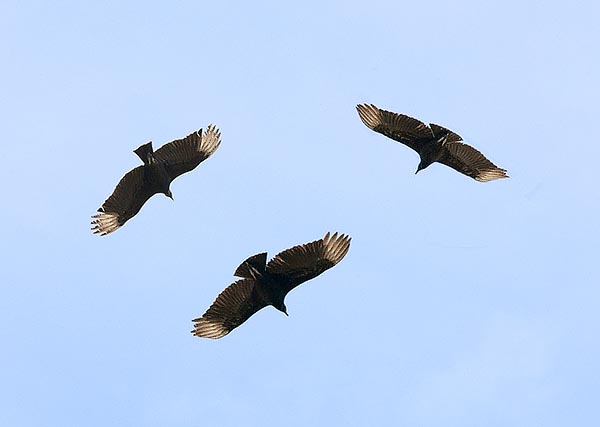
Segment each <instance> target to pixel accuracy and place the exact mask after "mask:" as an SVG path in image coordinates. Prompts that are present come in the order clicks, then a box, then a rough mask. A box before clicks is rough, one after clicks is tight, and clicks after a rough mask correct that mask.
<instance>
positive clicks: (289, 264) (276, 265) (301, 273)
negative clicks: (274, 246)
mask: <svg viewBox="0 0 600 427" xmlns="http://www.w3.org/2000/svg"><path fill="white" fill-rule="evenodd" d="M350 240H351V238H350V237H348V236H346V235H344V234H340V235H338V233H334V234H333V235H330V233H327V234H326V235H325V237H323V238H322V239H320V240H315V241H314V242H311V243H306V244H304V245H298V246H294V247H293V248H290V249H287V250H285V251H283V252H280V253H279V254H277V255H276V256H275V257H274V258H273V259H272V260H271V261H269V263H268V264H267V272H268V273H270V274H272V275H274V276H275V277H277V278H278V279H280V282H281V286H283V287H284V291H285V292H286V293H287V292H289V291H291V290H292V289H294V288H295V287H296V286H298V285H299V284H301V283H303V282H305V281H307V280H310V279H312V278H314V277H317V276H318V275H319V274H321V273H323V272H324V271H325V270H328V269H330V268H331V267H333V266H334V265H336V264H337V263H338V262H340V261H341V260H342V258H344V256H345V255H346V253H348V249H349V248H350Z"/></svg>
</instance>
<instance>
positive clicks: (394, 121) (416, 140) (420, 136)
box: [356, 104, 508, 182]
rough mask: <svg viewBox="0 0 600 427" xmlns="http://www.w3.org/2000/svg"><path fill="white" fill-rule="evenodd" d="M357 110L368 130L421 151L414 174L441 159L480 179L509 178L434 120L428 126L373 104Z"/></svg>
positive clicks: (362, 106)
mask: <svg viewBox="0 0 600 427" xmlns="http://www.w3.org/2000/svg"><path fill="white" fill-rule="evenodd" d="M356 109H357V110H358V115H359V116H360V119H361V120H362V121H363V123H364V124H365V125H366V126H367V127H368V128H369V129H372V130H374V131H375V132H378V133H381V134H383V135H385V136H387V137H388V138H392V139H393V140H395V141H398V142H401V143H403V144H404V145H407V146H408V147H410V148H412V149H413V150H415V151H416V152H417V153H419V156H420V157H421V161H420V162H419V166H418V167H417V172H415V174H416V173H418V172H419V171H420V170H422V169H425V168H426V167H427V166H429V165H430V164H432V163H434V162H439V163H442V164H444V165H446V166H450V167H451V168H452V169H455V170H457V171H459V172H460V173H463V174H465V175H467V176H470V177H471V178H473V179H476V180H477V181H481V182H486V181H493V180H494V179H499V178H508V175H507V174H506V170H504V169H501V168H499V167H497V166H496V165H494V164H493V163H492V162H490V161H489V160H488V159H487V158H486V157H485V156H484V155H483V154H481V153H480V152H479V151H478V150H476V149H475V148H473V147H471V146H470V145H467V144H463V143H461V142H459V141H462V138H461V137H460V136H459V135H457V134H456V133H454V132H452V131H451V130H448V129H446V128H444V127H442V126H439V125H436V124H433V123H430V124H429V126H427V125H426V124H425V123H423V122H421V121H419V120H417V119H413V118H412V117H409V116H405V115H404V114H397V113H393V112H391V111H385V110H381V109H379V108H377V107H376V106H375V105H373V104H371V105H369V104H359V105H357V106H356Z"/></svg>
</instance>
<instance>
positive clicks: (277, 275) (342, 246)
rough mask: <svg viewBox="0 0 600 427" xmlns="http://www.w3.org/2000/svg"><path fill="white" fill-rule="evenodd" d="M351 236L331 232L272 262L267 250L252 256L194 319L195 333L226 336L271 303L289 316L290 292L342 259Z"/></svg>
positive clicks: (205, 336) (214, 336)
mask: <svg viewBox="0 0 600 427" xmlns="http://www.w3.org/2000/svg"><path fill="white" fill-rule="evenodd" d="M350 240H351V238H350V237H348V236H347V235H345V234H339V235H338V233H337V232H336V233H334V234H333V235H331V234H330V233H329V232H327V234H325V237H323V238H322V239H319V240H315V241H314V242H310V243H306V244H304V245H298V246H294V247H292V248H290V249H286V250H284V251H283V252H280V253H279V254H277V255H276V256H275V257H274V258H273V259H272V260H270V261H269V262H268V263H267V253H266V252H263V253H260V254H257V255H253V256H251V257H249V258H248V259H246V260H245V261H244V262H242V263H241V264H240V266H239V267H238V268H237V269H236V271H235V273H234V276H236V277H241V279H240V280H237V281H236V282H234V283H232V284H231V285H229V286H228V287H227V288H225V290H224V291H223V292H221V293H220V294H219V296H218V297H217V299H216V300H215V301H214V302H213V304H212V305H211V306H210V308H209V309H208V310H207V311H206V313H204V315H203V316H202V317H199V318H197V319H193V320H192V322H194V329H193V330H192V331H191V332H192V334H193V335H195V336H197V337H204V338H213V339H216V338H222V337H224V336H225V335H227V334H228V333H230V332H231V331H232V330H233V329H235V328H237V327H238V326H240V325H241V324H242V323H244V322H245V321H246V320H248V319H249V318H250V317H251V316H252V315H253V314H254V313H256V312H258V311H259V310H261V309H263V308H264V307H267V306H269V305H272V306H273V307H275V308H276V309H277V310H279V311H281V312H282V313H284V314H285V315H286V316H287V315H288V313H287V308H286V306H285V303H284V299H285V297H286V295H287V294H288V292H290V291H291V290H292V289H294V288H295V287H296V286H298V285H300V284H301V283H304V282H306V281H307V280H310V279H313V278H315V277H317V276H318V275H320V274H321V273H323V272H324V271H325V270H328V269H330V268H331V267H333V266H334V265H336V264H337V263H339V262H340V261H341V260H342V258H344V256H345V255H346V253H347V252H348V249H349V248H350Z"/></svg>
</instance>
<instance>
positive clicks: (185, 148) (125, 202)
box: [92, 125, 221, 236]
mask: <svg viewBox="0 0 600 427" xmlns="http://www.w3.org/2000/svg"><path fill="white" fill-rule="evenodd" d="M220 143H221V133H220V131H219V129H217V128H216V127H215V126H214V125H209V126H208V128H207V129H206V132H204V134H203V133H202V129H200V130H198V131H197V132H194V133H192V134H190V135H188V136H186V137H185V138H183V139H176V140H175V141H171V142H169V143H167V144H165V145H163V146H162V147H160V148H159V149H158V150H156V151H154V150H153V149H152V141H150V142H148V143H147V144H144V145H142V146H140V147H138V148H137V149H136V150H134V153H135V154H137V155H138V157H139V158H140V159H142V162H144V164H143V165H142V166H138V167H136V168H134V169H132V170H131V171H129V172H127V173H126V174H125V176H124V177H123V178H121V181H119V183H118V184H117V187H116V188H115V191H113V193H112V194H111V196H110V197H109V198H108V199H106V201H105V202H104V204H103V205H102V207H101V208H100V209H98V212H100V213H98V214H96V215H94V216H92V225H93V227H92V231H93V232H94V233H96V234H100V235H101V236H104V235H106V234H109V233H112V232H113V231H115V230H117V229H118V228H119V227H121V226H122V225H123V224H125V222H127V221H128V220H129V219H131V218H133V217H134V216H135V215H136V214H137V213H138V212H139V211H140V209H141V208H142V206H143V205H144V203H146V201H148V199H149V198H150V197H152V196H153V195H155V194H158V193H163V194H164V195H165V196H167V197H169V198H171V199H173V194H171V190H170V188H169V187H170V185H171V182H173V180H174V179H175V178H177V177H178V176H179V175H181V174H184V173H186V172H189V171H191V170H193V169H195V168H196V166H198V165H199V164H200V163H202V161H204V160H206V159H207V158H208V157H210V156H211V155H212V154H213V153H214V152H215V151H216V150H217V148H219V144H220Z"/></svg>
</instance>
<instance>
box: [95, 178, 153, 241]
mask: <svg viewBox="0 0 600 427" xmlns="http://www.w3.org/2000/svg"><path fill="white" fill-rule="evenodd" d="M156 193H157V191H156V189H155V188H154V187H153V186H151V185H150V184H149V183H146V182H144V166H138V167H137V168H135V169H132V170H131V171H129V172H127V173H126V174H125V176H124V177H123V178H121V181H119V183H118V184H117V187H116V188H115V191H113V193H112V194H111V195H110V197H109V198H108V199H106V201H105V202H104V204H103V205H102V207H101V208H100V209H98V212H100V213H99V214H96V215H93V216H92V219H93V220H92V225H93V227H92V231H93V232H94V233H97V234H100V235H101V236H104V235H106V234H109V233H112V232H113V231H115V230H116V229H118V228H119V227H121V226H122V225H123V224H125V222H126V221H127V220H129V219H131V218H133V216H135V214H137V213H138V212H139V211H140V209H141V208H142V206H143V205H144V203H146V202H147V201H148V199H149V198H150V197H152V196H153V195H154V194H156Z"/></svg>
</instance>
